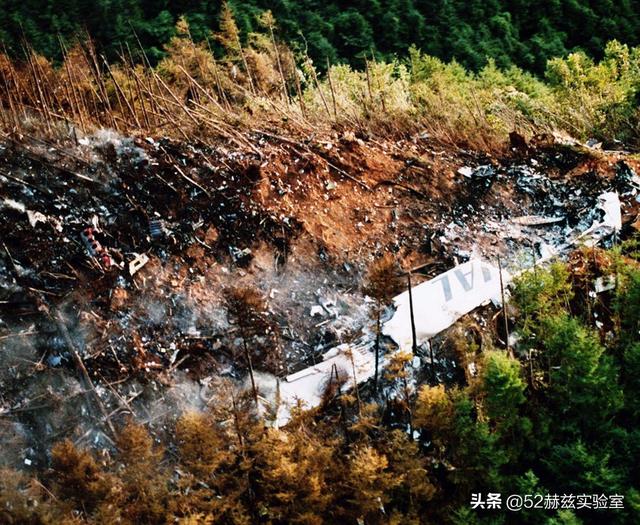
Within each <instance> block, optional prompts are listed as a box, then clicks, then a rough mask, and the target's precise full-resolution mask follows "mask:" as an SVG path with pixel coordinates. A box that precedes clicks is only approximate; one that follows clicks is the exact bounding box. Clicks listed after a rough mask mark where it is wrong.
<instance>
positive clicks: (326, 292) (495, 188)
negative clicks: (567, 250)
mask: <svg viewBox="0 0 640 525" xmlns="http://www.w3.org/2000/svg"><path fill="white" fill-rule="evenodd" d="M247 139H248V140H247V141H248V142H250V143H251V144H253V147H252V148H247V149H246V150H245V151H240V150H239V149H238V146H237V145H235V144H233V145H232V144H224V143H220V145H218V146H217V147H204V146H202V147H201V146H194V145H187V144H183V143H179V142H175V141H172V140H155V139H151V138H127V137H122V136H120V135H118V134H116V133H114V132H109V131H101V132H98V133H95V134H94V135H90V136H84V137H81V138H79V139H78V138H77V137H76V141H75V142H74V141H71V140H70V141H68V142H56V143H52V142H47V141H43V140H40V139H37V138H34V137H29V136H24V135H23V136H19V137H18V136H12V137H9V136H7V137H5V138H3V139H2V140H1V141H0V241H1V244H0V348H1V349H2V351H1V352H0V360H1V361H0V364H1V366H0V382H1V384H2V388H1V391H0V413H1V415H2V418H0V442H2V446H3V449H4V450H6V454H5V457H4V458H2V461H3V462H5V463H8V464H11V465H16V464H21V465H23V466H24V465H26V466H30V465H32V464H34V463H36V464H37V463H43V462H46V461H47V453H48V450H49V447H50V445H51V444H52V443H53V442H55V441H59V440H60V439H62V438H65V437H72V438H73V439H74V440H75V441H76V442H78V443H83V444H85V445H89V446H93V447H96V448H101V449H109V447H111V446H113V433H114V428H115V427H116V426H117V425H118V424H120V423H121V422H122V421H123V420H124V419H125V418H126V417H128V416H130V415H134V416H135V417H136V418H138V419H139V420H141V421H143V422H144V423H146V424H148V425H149V426H150V427H151V428H152V430H153V432H154V433H155V434H156V436H158V437H160V436H161V435H162V434H163V433H164V432H168V431H169V430H168V429H169V428H170V425H169V423H170V421H171V420H172V418H175V417H176V416H177V415H178V414H179V412H180V411H181V410H184V409H185V408H189V407H191V408H194V407H195V408H197V407H202V406H205V405H206V404H207V403H208V402H209V400H210V399H211V398H212V392H213V391H214V390H215V388H217V385H219V384H220V383H221V382H222V381H228V380H230V381H231V382H232V383H234V384H237V385H242V384H245V385H246V384H247V383H246V380H247V377H248V376H247V374H248V370H249V368H250V367H251V368H252V369H254V370H255V374H256V375H257V376H259V377H258V383H259V384H266V382H265V381H262V380H261V379H260V378H261V377H262V374H268V375H269V376H270V377H274V376H275V377H278V378H281V380H285V378H286V377H287V376H288V375H290V374H293V373H295V372H297V371H299V370H302V369H304V368H305V367H307V366H310V365H313V364H314V363H316V362H317V361H318V360H319V359H321V356H322V355H323V353H325V352H326V351H327V350H328V349H331V348H333V347H336V346H338V345H340V344H343V343H351V342H354V341H360V343H361V344H363V345H364V346H363V348H365V347H366V348H368V349H369V350H367V351H371V350H370V348H371V346H372V345H371V342H372V341H373V340H374V339H375V338H376V327H375V324H376V319H375V316H374V317H373V318H372V315H371V311H372V303H373V301H372V300H371V299H369V298H367V297H365V295H364V293H363V291H362V290H363V286H362V281H363V278H364V275H365V271H366V268H367V266H368V265H369V264H370V263H371V261H373V260H374V258H375V257H378V256H381V255H384V254H385V253H387V254H392V256H393V257H394V258H395V260H396V261H397V262H398V263H399V264H400V265H401V267H402V268H403V269H404V271H408V270H412V271H413V278H414V281H417V282H418V283H419V282H420V281H421V280H424V279H427V278H430V277H433V276H435V275H437V274H439V273H441V272H443V271H446V270H448V269H449V268H451V267H453V266H454V265H455V264H458V263H462V262H465V261H467V260H469V259H470V258H471V257H481V258H484V259H486V260H488V261H496V260H497V258H498V257H501V260H502V262H503V263H504V264H505V266H506V267H507V268H508V269H509V270H517V269H521V268H522V267H526V266H527V265H531V263H532V262H535V260H536V259H542V258H544V257H545V254H547V253H548V251H549V250H551V249H553V248H554V247H557V246H560V245H561V244H562V243H564V242H565V240H566V237H567V235H569V234H570V232H572V231H575V230H576V229H578V230H579V229H586V228H587V227H588V226H589V225H590V224H591V223H592V222H593V220H594V218H595V216H594V214H597V209H596V208H597V207H596V202H597V199H598V196H599V195H600V194H601V193H602V192H604V191H615V192H617V194H618V195H619V197H620V201H621V212H622V220H623V230H622V232H621V236H627V235H629V233H630V232H631V231H633V228H634V227H637V225H638V213H639V212H640V203H639V202H638V192H639V190H640V185H639V183H640V179H639V178H638V177H637V175H636V172H637V169H638V163H637V161H635V160H634V159H633V158H632V157H631V156H629V155H627V154H625V153H624V152H606V151H602V150H597V149H594V148H592V147H589V146H585V145H579V144H565V143H562V142H559V141H558V140H557V139H554V138H553V137H542V138H540V139H539V140H538V141H537V142H532V143H531V144H526V143H524V146H523V145H522V144H520V147H514V148H512V149H511V151H510V152H509V153H508V154H506V155H505V156H504V158H501V159H497V158H493V157H489V156H486V155H483V154H477V153H474V152H469V151H463V150H458V151H455V152H451V151H450V150H447V149H445V148H444V147H442V145H440V144H438V143H435V142H432V141H430V140H429V139H428V137H421V136H415V137H411V138H410V139H406V140H403V141H399V142H388V143H381V142H378V141H374V140H372V139H368V138H367V137H356V136H354V135H353V134H343V135H340V134H334V135H332V136H330V137H327V138H325V139H323V140H320V139H318V138H315V137H305V138H302V139H301V140H300V141H292V140H289V139H285V138H283V137H280V136H278V135H277V134H275V133H266V132H264V133H260V132H255V133H254V134H252V135H250V136H248V137H247ZM515 146H518V144H516V145H515ZM243 294H245V295H247V296H249V297H250V298H251V301H249V302H248V303H247V304H248V305H249V307H250V308H249V309H250V311H251V313H250V315H249V314H247V313H246V312H245V313H242V312H243V310H242V308H239V307H238V305H237V304H235V306H232V307H229V297H232V298H236V299H237V298H238V297H242V296H243ZM247 304H244V303H243V305H244V306H247ZM244 306H243V307H244ZM234 308H235V309H234ZM389 310H390V308H388V309H387V312H386V314H383V318H384V315H386V316H387V318H388V315H389ZM496 313H499V312H498V311H497V310H496V309H495V308H493V309H492V308H491V307H489V311H487V312H484V311H481V312H475V313H474V314H471V315H472V316H475V317H474V319H475V321H476V322H477V324H478V326H484V327H488V328H489V329H491V330H493V331H495V332H498V339H499V336H500V328H499V326H498V324H497V323H496V321H495V318H496ZM454 329H458V328H454ZM472 336H473V337H480V338H481V336H480V335H478V334H475V335H472ZM389 344H390V343H389V341H388V340H387V341H385V342H384V344H383V348H384V347H385V345H386V346H389ZM432 345H433V347H432V348H430V351H431V352H432V354H431V355H429V353H427V352H425V353H422V350H421V353H419V355H418V356H416V357H417V358H418V359H417V361H414V362H413V365H414V366H413V373H414V375H416V377H420V378H421V380H426V381H431V382H441V381H450V382H454V381H463V380H464V374H465V373H468V370H465V369H464V368H463V365H462V364H461V363H459V362H457V360H456V357H455V355H454V354H452V353H451V349H450V347H449V346H448V344H447V341H446V334H445V335H443V336H442V337H439V338H437V340H434V341H433V343H432ZM433 353H435V357H433V361H431V359H432V355H433ZM436 362H437V366H438V370H437V373H434V369H435V367H436ZM251 375H252V377H253V374H251ZM254 388H257V390H259V386H258V387H255V385H254ZM256 395H260V392H256Z"/></svg>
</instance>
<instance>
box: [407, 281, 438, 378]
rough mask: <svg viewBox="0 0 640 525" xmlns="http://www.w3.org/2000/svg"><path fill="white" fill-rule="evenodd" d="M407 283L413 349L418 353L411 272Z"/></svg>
mask: <svg viewBox="0 0 640 525" xmlns="http://www.w3.org/2000/svg"><path fill="white" fill-rule="evenodd" d="M407 285H408V288H409V315H410V316H411V351H412V352H413V353H414V354H416V353H417V352H418V338H417V336H416V319H415V317H414V315H413V293H412V291H411V272H407ZM432 365H433V363H432Z"/></svg>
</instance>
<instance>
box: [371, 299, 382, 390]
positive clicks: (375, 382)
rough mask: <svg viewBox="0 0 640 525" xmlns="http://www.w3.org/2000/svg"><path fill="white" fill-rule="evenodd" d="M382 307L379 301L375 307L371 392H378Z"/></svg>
mask: <svg viewBox="0 0 640 525" xmlns="http://www.w3.org/2000/svg"><path fill="white" fill-rule="evenodd" d="M381 307H382V305H381V304H380V301H378V304H377V306H376V345H375V353H376V354H375V355H376V369H375V372H374V374H373V391H374V392H376V393H377V392H378V371H379V369H380V308H381Z"/></svg>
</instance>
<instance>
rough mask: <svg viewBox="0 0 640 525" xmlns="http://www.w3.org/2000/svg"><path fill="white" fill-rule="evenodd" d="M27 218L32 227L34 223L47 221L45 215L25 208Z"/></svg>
mask: <svg viewBox="0 0 640 525" xmlns="http://www.w3.org/2000/svg"><path fill="white" fill-rule="evenodd" d="M27 218H28V219H29V224H30V225H31V227H32V228H35V226H36V224H38V223H39V222H44V223H46V222H47V216H46V215H45V214H44V213H40V212H39V211H31V210H27Z"/></svg>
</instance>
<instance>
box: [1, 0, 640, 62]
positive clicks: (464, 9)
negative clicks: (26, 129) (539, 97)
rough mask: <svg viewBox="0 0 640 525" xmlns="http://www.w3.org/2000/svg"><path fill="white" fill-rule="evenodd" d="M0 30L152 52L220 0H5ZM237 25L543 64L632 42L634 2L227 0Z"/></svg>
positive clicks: (348, 51)
mask: <svg viewBox="0 0 640 525" xmlns="http://www.w3.org/2000/svg"><path fill="white" fill-rule="evenodd" d="M1 4H2V8H1V9H0V40H2V41H3V42H4V44H5V45H6V46H7V47H8V48H10V50H11V51H12V52H14V53H18V52H19V51H20V46H21V44H20V42H21V41H22V40H23V37H26V40H27V41H29V42H30V43H31V44H32V45H33V46H34V47H35V49H36V50H37V51H39V52H41V53H43V54H45V55H48V56H50V57H56V56H59V49H60V43H59V36H62V37H63V38H65V39H69V38H73V37H74V36H77V35H79V34H84V33H85V32H88V33H89V34H90V35H92V37H93V38H95V39H96V41H97V43H98V45H99V46H100V47H101V48H102V50H103V51H104V52H105V53H106V54H107V55H108V56H109V58H112V59H113V58H115V57H116V56H117V54H118V52H119V50H120V49H121V48H120V46H121V45H122V44H127V43H128V44H129V45H130V46H131V47H133V48H136V47H137V42H136V37H135V34H137V35H138V37H139V39H140V41H141V43H142V45H143V47H144V48H145V50H146V51H147V53H148V55H149V56H150V57H151V59H152V60H154V61H155V60H158V59H160V58H161V57H162V55H163V46H164V44H166V43H167V42H168V41H169V39H170V38H171V36H172V35H173V34H174V27H175V24H176V21H177V20H178V18H179V17H180V16H181V15H186V16H187V18H188V20H189V23H190V27H191V31H192V35H193V37H194V39H195V40H202V39H204V38H206V37H207V36H208V33H209V31H210V30H215V29H217V26H218V18H219V14H220V11H221V4H222V2H220V1H219V0H198V1H195V0H155V1H152V0H96V1H87V0H61V1H58V0H55V1H53V0H20V1H18V0H3V1H2V2H1ZM230 6H231V8H232V9H233V11H234V14H235V17H236V20H237V23H238V25H239V27H240V30H241V32H242V35H243V36H245V37H246V35H248V34H249V33H250V32H252V31H255V30H257V29H258V24H259V22H258V16H259V14H260V13H261V12H262V11H264V10H267V9H268V10H271V11H272V13H273V15H274V16H275V18H276V20H277V23H278V28H279V32H280V37H281V38H283V39H284V40H286V41H287V42H288V43H289V44H290V45H291V46H293V47H294V48H296V49H298V50H299V51H301V52H303V51H305V50H306V51H307V52H308V54H309V56H311V57H312V58H313V59H314V60H315V61H316V64H317V65H319V66H320V67H322V65H324V64H325V63H326V61H327V60H329V61H331V62H332V63H335V62H339V61H344V62H350V63H352V65H358V64H359V63H360V62H361V61H362V58H363V57H364V56H365V55H370V54H372V53H374V54H375V55H376V56H377V57H378V58H379V59H387V60H388V59H390V58H391V57H392V56H394V55H400V56H402V55H405V54H406V51H407V49H408V48H409V47H410V46H411V45H412V44H413V45H416V46H417V47H418V48H420V49H422V50H423V51H424V52H426V53H427V54H430V55H432V56H437V57H439V58H441V59H444V60H447V61H448V60H451V59H453V58H455V59H456V60H458V61H459V62H460V63H462V64H463V65H464V66H466V67H468V68H471V69H474V70H477V69H478V68H480V67H482V65H484V64H485V63H486V59H487V57H491V58H493V59H495V61H496V64H497V65H498V66H501V67H505V66H509V65H512V64H515V65H518V66H520V67H523V68H525V69H529V70H532V71H534V72H537V73H542V72H543V71H544V68H545V64H546V62H547V60H548V59H549V58H551V57H557V56H561V55H564V54H566V53H568V52H570V51H575V50H577V49H581V50H584V51H586V52H587V53H589V54H592V55H593V56H595V57H596V58H600V54H601V53H602V51H603V49H604V45H605V43H606V42H607V41H609V40H612V39H616V40H618V41H620V42H622V43H627V44H637V43H638V38H639V37H638V35H640V6H638V3H637V2H635V1H634V0H605V1H598V2H592V1H588V0H533V1H523V0H515V1H506V0H483V1H480V0H473V1H463V0H366V1H365V0H358V1H354V2H319V1H317V0H302V1H291V0H246V1H240V0H235V1H232V2H230Z"/></svg>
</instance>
